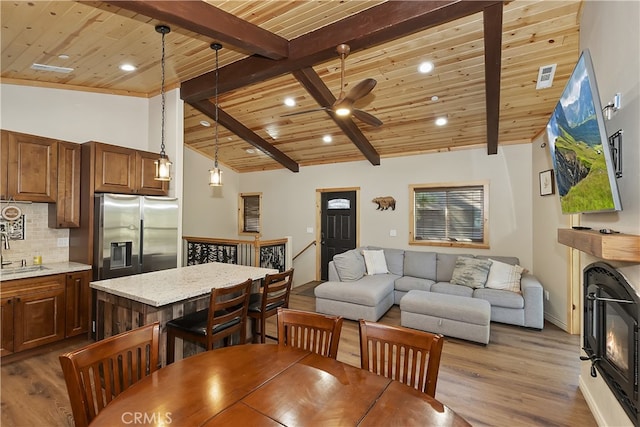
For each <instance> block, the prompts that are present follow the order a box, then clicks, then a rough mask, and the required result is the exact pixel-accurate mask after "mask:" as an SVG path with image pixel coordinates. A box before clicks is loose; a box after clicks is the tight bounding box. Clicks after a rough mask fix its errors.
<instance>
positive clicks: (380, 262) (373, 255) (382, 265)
mask: <svg viewBox="0 0 640 427" xmlns="http://www.w3.org/2000/svg"><path fill="white" fill-rule="evenodd" d="M362 255H364V263H365V265H366V266H367V274H368V275H373V274H385V273H388V272H389V270H388V269H387V260H386V259H385V258H384V251H382V250H379V251H372V250H367V249H365V250H363V251H362Z"/></svg>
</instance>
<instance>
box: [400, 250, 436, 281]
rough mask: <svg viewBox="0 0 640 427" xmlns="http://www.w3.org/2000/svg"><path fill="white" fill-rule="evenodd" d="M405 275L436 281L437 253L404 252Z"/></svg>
mask: <svg viewBox="0 0 640 427" xmlns="http://www.w3.org/2000/svg"><path fill="white" fill-rule="evenodd" d="M404 275H405V276H411V277H419V278H421V279H430V280H436V253H435V252H418V251H404Z"/></svg>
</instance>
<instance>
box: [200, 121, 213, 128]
mask: <svg viewBox="0 0 640 427" xmlns="http://www.w3.org/2000/svg"><path fill="white" fill-rule="evenodd" d="M200 124H201V125H202V126H204V127H206V128H208V127H209V126H211V123H209V122H208V121H206V120H200Z"/></svg>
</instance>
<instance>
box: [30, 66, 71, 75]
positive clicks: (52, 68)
mask: <svg viewBox="0 0 640 427" xmlns="http://www.w3.org/2000/svg"><path fill="white" fill-rule="evenodd" d="M31 69H32V70H36V71H52V72H54V73H64V74H69V73H70V72H72V71H73V68H66V67H56V66H55V65H44V64H31Z"/></svg>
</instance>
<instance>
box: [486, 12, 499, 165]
mask: <svg viewBox="0 0 640 427" xmlns="http://www.w3.org/2000/svg"><path fill="white" fill-rule="evenodd" d="M483 21H484V22H483V23H484V75H485V91H486V98H485V99H486V107H487V154H497V153H498V129H499V124H500V69H501V67H502V3H497V4H494V5H491V6H488V7H487V8H485V9H484V11H483Z"/></svg>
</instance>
